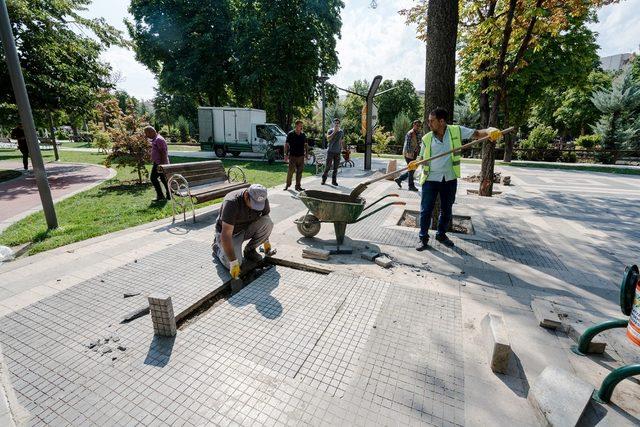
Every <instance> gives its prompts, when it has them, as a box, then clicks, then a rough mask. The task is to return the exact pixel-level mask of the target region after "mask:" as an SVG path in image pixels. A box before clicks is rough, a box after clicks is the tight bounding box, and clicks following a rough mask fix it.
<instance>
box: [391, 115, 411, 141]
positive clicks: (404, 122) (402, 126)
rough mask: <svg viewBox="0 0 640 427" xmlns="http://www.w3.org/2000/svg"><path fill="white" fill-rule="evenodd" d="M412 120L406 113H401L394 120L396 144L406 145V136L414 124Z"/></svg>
mask: <svg viewBox="0 0 640 427" xmlns="http://www.w3.org/2000/svg"><path fill="white" fill-rule="evenodd" d="M412 122H413V121H412V120H411V119H410V118H409V116H407V115H406V113H400V114H398V115H397V116H396V118H395V119H394V120H393V139H394V140H395V143H396V145H401V146H402V145H404V137H405V135H406V134H407V132H409V130H410V129H411V126H412Z"/></svg>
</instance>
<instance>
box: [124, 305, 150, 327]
mask: <svg viewBox="0 0 640 427" xmlns="http://www.w3.org/2000/svg"><path fill="white" fill-rule="evenodd" d="M147 314H149V306H148V305H147V306H144V307H140V308H136V309H135V310H132V311H130V312H129V313H127V314H125V316H124V317H123V318H122V322H121V323H127V322H130V321H132V320H135V319H137V318H138V317H142V316H145V315H147Z"/></svg>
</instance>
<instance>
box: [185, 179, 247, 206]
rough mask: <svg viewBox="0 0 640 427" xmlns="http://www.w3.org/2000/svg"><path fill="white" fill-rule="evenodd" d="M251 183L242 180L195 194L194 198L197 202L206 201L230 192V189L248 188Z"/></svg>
mask: <svg viewBox="0 0 640 427" xmlns="http://www.w3.org/2000/svg"><path fill="white" fill-rule="evenodd" d="M250 185H251V184H249V183H248V182H244V183H238V184H231V185H229V186H227V187H224V188H222V189H220V190H218V191H213V192H209V193H204V194H201V195H198V196H195V197H194V198H195V199H196V202H197V203H203V202H208V201H209V200H215V199H217V198H219V197H224V196H226V195H227V194H229V193H231V192H232V191H235V190H240V189H242V188H248V187H249V186H250Z"/></svg>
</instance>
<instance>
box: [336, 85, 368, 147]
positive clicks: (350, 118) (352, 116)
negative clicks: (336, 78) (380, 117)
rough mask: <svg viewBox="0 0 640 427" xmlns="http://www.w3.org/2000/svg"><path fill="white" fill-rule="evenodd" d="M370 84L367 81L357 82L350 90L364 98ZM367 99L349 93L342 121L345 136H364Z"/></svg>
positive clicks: (344, 103)
mask: <svg viewBox="0 0 640 427" xmlns="http://www.w3.org/2000/svg"><path fill="white" fill-rule="evenodd" d="M369 85H370V83H369V82H368V81H367V80H356V81H355V82H353V84H352V85H351V86H349V87H348V88H347V89H349V90H350V91H351V92H355V93H359V94H361V95H363V96H366V95H367V92H368V91H369ZM364 104H365V99H364V98H363V97H362V96H358V95H354V94H352V93H348V94H347V97H346V98H345V100H344V102H343V104H342V105H343V106H344V109H345V112H344V119H343V120H342V128H343V129H344V131H345V134H347V136H348V135H361V136H364V135H362V109H363V108H364Z"/></svg>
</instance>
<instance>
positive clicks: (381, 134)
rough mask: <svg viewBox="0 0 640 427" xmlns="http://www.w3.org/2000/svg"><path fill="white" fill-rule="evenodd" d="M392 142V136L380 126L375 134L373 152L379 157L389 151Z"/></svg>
mask: <svg viewBox="0 0 640 427" xmlns="http://www.w3.org/2000/svg"><path fill="white" fill-rule="evenodd" d="M390 140H391V134H390V133H389V132H385V131H384V130H383V128H382V127H381V126H380V127H378V128H376V130H375V131H374V132H373V147H372V149H373V152H374V153H376V154H377V155H378V156H380V155H381V154H384V153H386V152H387V151H388V150H389V141H390Z"/></svg>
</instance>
